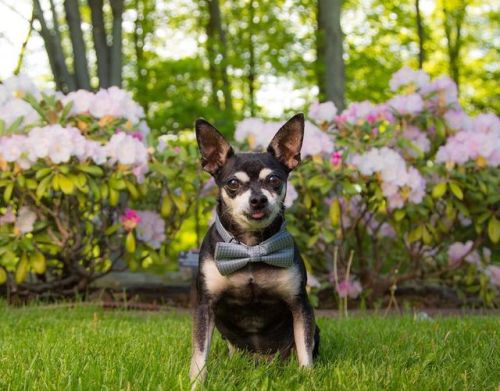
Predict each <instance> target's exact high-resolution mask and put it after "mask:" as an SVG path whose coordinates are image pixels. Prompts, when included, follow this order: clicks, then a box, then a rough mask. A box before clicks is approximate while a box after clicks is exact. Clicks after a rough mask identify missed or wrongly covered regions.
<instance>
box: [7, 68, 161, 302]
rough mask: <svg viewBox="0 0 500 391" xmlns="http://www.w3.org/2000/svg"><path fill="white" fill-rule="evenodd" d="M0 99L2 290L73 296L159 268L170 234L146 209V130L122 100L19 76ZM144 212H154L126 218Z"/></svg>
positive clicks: (135, 109)
mask: <svg viewBox="0 0 500 391" xmlns="http://www.w3.org/2000/svg"><path fill="white" fill-rule="evenodd" d="M0 97H1V98H0V134H1V138H0V169H1V172H0V189H1V191H2V193H3V196H2V199H1V204H0V284H2V283H6V282H7V283H8V287H9V289H10V291H11V292H12V293H17V294H18V295H21V296H23V295H29V294H31V293H46V292H57V293H58V294H62V295H64V294H73V293H74V292H75V289H76V290H77V291H81V290H84V289H85V288H86V287H87V286H88V284H89V283H90V282H91V281H92V280H94V279H95V278H98V277H99V276H101V275H103V274H105V273H107V272H109V271H110V270H111V269H112V268H113V267H114V268H115V269H116V268H117V267H118V266H117V265H118V264H120V262H121V263H122V264H121V265H120V267H123V266H124V265H123V262H122V261H123V260H125V261H126V262H127V263H128V264H129V265H131V266H133V267H136V268H137V267H139V266H149V265H151V264H155V263H161V262H163V261H164V259H162V255H163V258H164V251H165V244H166V243H168V241H167V240H166V233H169V232H170V231H169V230H165V221H164V220H163V218H162V217H161V216H160V215H159V214H158V213H157V212H156V210H158V209H159V208H158V202H151V199H152V197H153V196H152V194H153V195H154V194H155V188H154V185H155V183H154V180H153V184H151V183H150V181H149V178H150V177H151V175H150V172H149V161H150V159H151V156H150V152H151V151H148V146H147V142H146V139H147V137H148V134H149V129H148V127H147V125H146V124H145V122H144V121H143V116H144V113H143V110H142V108H141V107H140V106H138V105H137V104H136V103H135V102H134V101H133V100H132V99H131V97H130V96H129V94H128V93H126V92H125V91H123V90H120V89H118V88H116V87H111V88H109V89H107V90H100V91H99V92H97V93H95V94H93V93H90V92H87V91H77V92H74V93H70V94H69V95H67V96H64V95H62V94H59V93H53V92H49V93H40V92H39V91H38V90H37V89H36V87H35V86H34V85H33V83H32V82H31V81H30V80H29V79H28V78H26V77H24V76H18V77H12V78H10V79H8V80H6V81H5V83H4V84H3V85H1V86H0ZM152 177H153V178H154V175H152ZM156 193H157V192H156ZM145 205H149V206H153V209H154V210H139V211H136V210H133V209H126V207H127V206H128V207H134V206H135V207H139V208H140V207H141V206H145ZM166 231H167V232H166Z"/></svg>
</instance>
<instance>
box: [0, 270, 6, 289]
mask: <svg viewBox="0 0 500 391" xmlns="http://www.w3.org/2000/svg"><path fill="white" fill-rule="evenodd" d="M6 282H7V272H6V271H5V269H4V268H3V267H0V285H3V284H5V283H6Z"/></svg>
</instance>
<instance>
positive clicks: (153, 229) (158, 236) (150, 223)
mask: <svg viewBox="0 0 500 391" xmlns="http://www.w3.org/2000/svg"><path fill="white" fill-rule="evenodd" d="M137 215H138V216H139V219H140V220H139V223H138V225H137V227H136V231H137V238H138V239H139V240H141V241H143V242H144V243H147V244H148V245H149V246H150V247H152V248H154V249H159V248H160V246H161V244H162V243H163V242H164V241H165V238H166V236H165V221H164V220H163V219H162V218H161V216H160V215H159V214H158V213H156V212H153V211H149V210H144V211H138V212H137Z"/></svg>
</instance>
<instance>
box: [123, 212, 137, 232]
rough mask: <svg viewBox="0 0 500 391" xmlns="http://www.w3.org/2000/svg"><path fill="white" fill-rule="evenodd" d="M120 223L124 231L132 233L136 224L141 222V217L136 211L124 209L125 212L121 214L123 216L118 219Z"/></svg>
mask: <svg viewBox="0 0 500 391" xmlns="http://www.w3.org/2000/svg"><path fill="white" fill-rule="evenodd" d="M120 222H121V223H122V225H123V228H124V229H125V231H132V230H133V229H134V228H135V227H136V226H137V224H139V223H140V222H141V217H140V216H139V214H138V213H137V211H135V210H133V209H130V208H126V209H125V212H123V215H122V216H121V217H120Z"/></svg>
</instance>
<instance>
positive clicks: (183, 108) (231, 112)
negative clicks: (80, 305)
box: [0, 0, 500, 310]
mask: <svg viewBox="0 0 500 391" xmlns="http://www.w3.org/2000/svg"><path fill="white" fill-rule="evenodd" d="M499 22H500V3H499V2H497V1H493V0H488V1H475V0H453V1H441V0H436V1H431V0H411V1H379V0H359V1H355V0H348V1H340V0H317V1H315V0H277V1H252V0H235V1H219V0H206V1H205V0H200V1H190V0H170V1H166V0H165V1H163V0H158V1H153V0H64V1H63V0H32V1H30V0H15V1H14V0H0V53H1V61H0V82H1V84H0V136H1V137H0V189H1V191H2V198H1V199H0V293H2V294H5V295H7V296H9V297H18V298H20V299H21V300H24V299H26V298H28V299H30V298H32V297H50V298H53V297H55V298H66V297H70V296H71V297H74V296H75V294H81V293H82V292H85V293H91V294H96V292H100V291H96V289H97V288H99V289H100V288H103V289H105V290H110V291H113V293H112V294H111V296H112V298H114V299H116V298H117V297H121V296H119V295H120V294H122V293H123V292H124V291H125V290H127V292H128V293H126V294H125V295H124V296H125V297H126V298H128V299H129V300H130V299H131V298H132V297H139V298H138V299H137V300H139V301H155V302H157V301H160V302H167V303H174V304H182V305H187V302H188V292H189V281H190V277H191V266H193V265H194V264H195V263H196V254H195V253H194V252H192V253H186V251H188V250H196V249H197V248H198V247H199V245H200V242H201V240H202V238H203V235H204V232H205V231H206V229H207V226H208V224H209V223H210V221H211V219H212V217H213V210H214V205H215V200H216V197H217V189H216V188H215V186H214V183H213V181H212V180H210V178H209V175H208V174H207V173H204V172H202V170H201V169H200V167H199V153H198V149H197V146H196V142H195V140H194V135H193V129H192V127H193V122H194V120H195V119H196V118H198V117H205V118H206V119H208V120H209V121H210V122H212V123H214V124H215V125H216V126H217V128H219V129H220V130H221V131H222V132H223V133H225V134H226V136H227V137H228V138H229V139H230V140H231V141H232V142H233V143H234V144H235V145H236V146H237V147H238V148H241V149H263V148H265V147H266V145H267V143H268V142H269V140H270V138H271V137H272V135H273V134H274V133H275V132H276V131H277V130H278V129H279V127H280V126H281V124H282V123H283V121H284V120H285V119H286V118H287V117H290V116H291V115H292V114H293V113H296V112H298V111H302V112H305V113H306V118H307V121H306V128H305V141H304V145H303V149H302V157H303V164H302V165H301V167H300V168H299V169H298V170H296V171H294V173H293V175H292V176H291V180H290V183H289V185H288V193H287V200H286V202H285V203H286V206H287V207H288V211H287V219H288V220H289V221H290V224H289V230H290V232H291V233H292V234H293V235H294V237H295V239H296V241H297V244H298V245H299V247H300V249H301V253H302V255H303V256H304V259H305V263H306V267H307V270H308V273H309V288H308V289H310V291H311V298H312V301H313V304H314V305H315V306H323V307H328V308H332V307H339V308H340V307H341V306H343V308H344V309H345V310H347V307H348V303H347V300H348V299H349V300H350V303H349V305H350V306H356V307H359V308H366V307H371V308H375V307H377V306H378V307H381V306H382V305H384V306H388V308H390V307H394V306H397V303H398V301H397V300H396V297H398V298H400V301H399V302H400V303H401V302H406V303H409V304H408V306H412V305H414V304H415V303H420V304H418V305H424V306H444V307H450V306H454V307H459V306H464V305H465V306H469V307H482V306H489V307H491V306H498V304H499V302H498V298H499V292H500V266H499V265H498V264H499V262H500V251H499V247H498V246H499V244H498V243H499V241H500V196H499V194H498V189H499V187H500V175H499V169H498V167H499V166H500V120H499V118H498V114H499V113H500V100H499V99H498V96H499V93H500V87H499V85H498V79H499V76H500V56H499V50H498V49H499V46H500V24H499ZM319 102H322V103H319ZM47 140H50V141H47ZM44 148H45V149H44ZM97 295H100V293H97ZM135 295H138V296H135ZM148 295H149V296H148ZM99 297H100V296H99ZM352 303H354V304H352Z"/></svg>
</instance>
